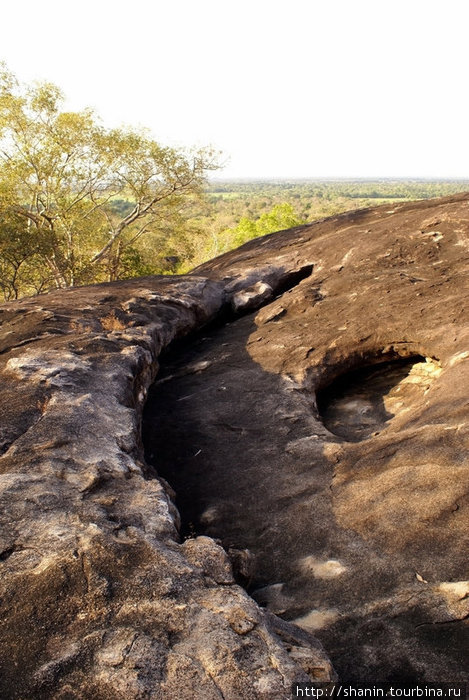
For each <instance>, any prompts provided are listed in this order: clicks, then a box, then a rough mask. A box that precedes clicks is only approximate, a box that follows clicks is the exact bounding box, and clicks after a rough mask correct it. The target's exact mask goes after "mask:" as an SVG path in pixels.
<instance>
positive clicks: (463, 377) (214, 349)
mask: <svg viewBox="0 0 469 700" xmlns="http://www.w3.org/2000/svg"><path fill="white" fill-rule="evenodd" d="M292 260H295V265H296V269H297V270H298V271H299V270H303V274H302V275H300V276H299V277H296V278H295V277H294V276H293V274H292V273H290V277H289V279H288V278H286V277H285V276H284V278H283V280H282V281H280V280H279V278H278V277H277V284H276V283H275V282H274V281H273V280H269V284H270V285H271V286H272V287H273V289H274V296H277V297H278V296H279V291H278V290H280V292H281V291H282V289H283V290H286V291H284V293H283V294H281V296H280V298H276V299H274V300H273V301H272V302H271V303H269V304H266V305H265V304H264V305H263V307H262V308H261V309H260V310H259V311H258V312H257V314H256V313H255V314H251V315H246V316H243V317H242V318H238V319H232V320H231V322H229V323H226V324H225V325H220V326H219V327H212V328H210V329H207V330H204V331H203V332H202V333H201V334H200V335H199V336H198V337H196V338H193V339H191V341H190V343H189V342H188V343H187V344H186V346H185V347H182V348H179V349H175V350H174V352H173V353H172V354H169V355H168V356H167V358H166V359H165V364H164V366H163V367H162V371H161V375H160V376H161V382H162V383H161V384H159V385H157V386H155V388H154V390H152V399H151V401H150V402H149V404H148V407H147V412H146V425H147V427H146V441H147V445H148V449H149V451H150V452H155V454H157V455H158V459H157V461H156V463H157V464H158V468H159V470H160V472H161V473H162V474H163V475H164V476H165V477H166V478H167V479H168V480H169V481H170V482H171V483H172V485H173V487H174V488H175V490H176V492H177V494H178V496H177V503H178V505H179V507H180V510H181V513H182V518H183V527H184V523H185V524H186V526H187V523H188V522H190V523H191V524H192V525H191V526H192V527H193V528H194V530H195V531H196V532H200V533H203V534H205V535H210V536H213V537H217V538H220V540H221V541H222V544H223V545H224V547H225V548H227V549H229V548H231V547H234V548H237V549H239V550H243V549H246V550H249V551H250V552H251V553H252V555H253V566H252V571H253V573H252V577H251V581H250V584H249V585H250V588H249V590H252V591H253V596H254V597H255V598H256V600H258V601H259V602H260V603H261V604H262V605H265V606H267V608H268V609H271V610H273V611H276V612H277V613H279V614H281V615H282V617H285V618H286V619H289V620H293V621H295V622H296V623H297V625H300V626H301V627H303V628H304V629H306V630H309V631H311V632H313V633H314V634H316V635H317V636H318V637H319V638H320V639H321V641H322V642H323V644H324V646H325V648H326V650H327V652H328V653H329V654H330V656H331V659H332V662H333V663H334V665H335V667H336V669H337V671H338V673H339V676H340V679H341V680H344V681H369V682H374V681H393V682H398V681H400V682H403V681H412V682H416V681H419V682H420V681H422V682H423V681H428V682H429V681H456V680H458V681H461V682H463V681H466V682H467V680H468V673H469V671H468V663H467V659H468V658H469V627H468V624H469V623H468V616H469V596H468V594H467V592H466V589H467V580H468V578H469V572H468V567H467V547H468V543H469V542H468V540H469V509H468V505H469V486H468V484H469V421H468V406H469V398H468V388H467V387H468V386H469V323H468V321H469V305H468V288H469V283H468V271H469V196H468V195H459V196H456V197H451V198H447V199H442V200H433V201H425V202H416V203H411V204H400V205H398V206H395V207H393V209H392V210H390V209H389V206H388V205H386V206H384V207H378V208H376V209H374V210H367V211H360V212H353V213H351V214H346V215H341V216H337V217H334V218H332V219H326V220H324V221H320V222H317V223H315V224H312V225H311V226H306V227H303V228H299V229H295V230H292V231H285V232H279V233H277V234H272V235H271V236H267V237H265V238H263V239H261V240H260V241H253V242H251V243H250V244H248V245H246V246H244V247H243V248H241V249H240V250H238V251H233V252H232V253H229V254H227V255H225V256H222V257H220V258H218V259H216V260H214V261H211V262H210V263H207V264H206V265H203V266H202V267H200V268H198V270H197V274H206V275H207V276H210V277H211V278H212V279H218V278H220V277H225V278H227V277H230V276H234V278H235V279H237V276H238V275H242V271H243V270H249V274H250V275H251V286H252V270H253V269H255V267H256V266H257V267H258V269H259V270H262V271H264V270H266V269H267V266H268V263H269V261H270V264H271V265H272V269H275V270H278V268H279V267H280V266H281V265H285V266H286V267H288V268H289V269H291V261H292ZM307 266H309V272H308V267H307ZM311 267H312V269H311ZM301 277H303V279H301ZM292 283H294V284H292ZM190 363H206V364H205V367H206V368H205V369H204V370H203V371H201V372H200V373H199V374H196V375H195V374H192V375H190V376H189V375H186V376H183V375H181V374H180V368H181V367H184V366H186V365H187V364H190ZM169 375H171V376H173V377H174V378H173V379H172V380H171V381H168V382H165V378H166V377H167V376H169ZM176 416H177V420H176ZM160 436H164V437H161V438H160ZM294 646H298V645H294ZM299 646H301V645H299ZM294 655H295V656H296V658H297V660H298V658H299V657H301V653H300V652H295V653H294Z"/></svg>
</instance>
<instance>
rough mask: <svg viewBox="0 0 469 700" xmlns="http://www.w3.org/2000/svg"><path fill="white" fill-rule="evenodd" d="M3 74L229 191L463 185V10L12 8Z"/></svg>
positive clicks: (468, 70)
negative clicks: (408, 181)
mask: <svg viewBox="0 0 469 700" xmlns="http://www.w3.org/2000/svg"><path fill="white" fill-rule="evenodd" d="M1 22H2V29H1V38H0V60H4V61H5V62H6V63H7V65H8V67H9V68H10V69H11V70H12V71H13V72H14V73H16V75H17V76H18V77H19V78H20V79H22V80H24V81H27V82H29V81H31V80H36V79H39V80H41V79H46V80H49V81H52V82H54V83H56V84H57V85H59V86H60V87H61V88H62V89H63V91H64V92H65V93H66V95H67V97H68V108H71V109H81V108H84V107H87V106H91V107H94V108H95V109H96V111H97V113H98V114H99V115H100V116H101V117H102V119H103V121H104V123H105V124H107V125H109V126H111V125H112V126H114V125H120V124H130V125H142V126H147V127H149V128H150V129H151V131H152V132H153V134H154V136H155V137H156V138H157V139H158V140H160V141H161V142H163V143H166V144H171V145H184V146H186V145H187V146H191V145H206V144H211V145H214V146H216V147H217V148H218V149H220V150H222V151H223V154H224V157H225V158H226V160H227V165H226V167H225V169H224V171H222V172H221V173H220V174H219V175H220V176H223V177H226V178H229V177H244V178H253V177H264V178H279V177H283V178H292V177H298V178H300V177H304V178H307V177H375V176H380V177H396V176H400V177H435V178H446V177H461V178H468V177H469V119H468V117H469V114H468V112H469V89H468V87H469V0H438V1H436V0H393V1H392V2H384V1H383V0H324V1H323V0H288V2H279V1H277V0H270V2H269V1H267V0H237V2H232V1H231V0H230V1H229V2H228V1H227V0H218V1H215V0H173V1H172V2H171V0H153V1H152V2H150V1H146V0H132V1H131V2H123V1H122V0H112V1H111V0H79V1H77V2H64V1H63V0H62V1H60V2H59V1H58V0H40V1H38V0H34V1H33V0H15V1H14V2H13V1H11V2H8V3H4V4H3V6H2V10H1Z"/></svg>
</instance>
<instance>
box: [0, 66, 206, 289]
mask: <svg viewBox="0 0 469 700" xmlns="http://www.w3.org/2000/svg"><path fill="white" fill-rule="evenodd" d="M62 104H63V95H62V93H61V91H60V90H59V89H58V88H57V87H56V86H55V85H52V84H50V83H42V84H38V85H33V86H26V87H24V86H22V85H20V84H19V82H18V81H17V80H16V78H15V76H14V75H13V74H12V73H10V72H9V71H8V70H7V69H6V67H5V66H3V68H2V69H1V71H0V229H1V230H2V236H3V239H5V241H6V242H7V239H8V236H7V232H8V230H10V231H11V236H13V235H16V236H17V237H16V239H15V240H16V244H15V245H18V246H19V248H20V249H21V246H22V244H23V243H24V253H25V255H26V254H27V259H29V257H31V255H33V252H32V251H33V250H34V256H35V257H36V262H37V263H38V265H37V269H38V270H39V269H41V270H42V275H43V277H44V284H43V286H42V287H41V290H42V289H44V288H47V287H49V286H55V287H58V288H60V287H67V286H71V285H75V284H84V283H87V282H93V281H102V280H114V279H118V278H119V277H120V276H122V275H124V276H128V274H129V265H130V266H131V260H132V259H136V258H138V257H139V255H140V257H141V254H142V253H139V252H138V246H139V244H140V242H141V241H142V240H143V239H144V238H145V237H146V238H152V237H153V240H154V241H155V242H156V241H157V240H158V241H160V242H161V240H162V239H165V238H175V237H177V232H178V230H180V231H182V230H183V229H184V226H185V217H184V213H185V210H187V207H188V206H189V205H190V204H191V202H193V201H194V200H195V199H196V198H198V197H200V196H201V194H202V191H203V186H204V184H205V182H206V174H207V173H208V171H210V170H213V169H215V168H217V167H219V166H218V163H217V154H216V153H214V152H213V151H212V150H211V149H200V150H197V151H191V152H187V151H183V150H181V149H175V148H169V147H165V146H161V145H160V144H158V143H156V142H155V141H154V140H153V139H152V138H151V136H150V135H149V134H148V133H147V132H146V131H144V130H133V129H106V128H104V127H103V126H102V125H101V124H100V122H99V121H98V119H97V118H96V116H95V115H94V113H93V112H92V111H91V110H85V111H82V112H65V111H61V107H62ZM122 202H124V205H123V204H122ZM13 232H16V233H15V234H14V233H13ZM19 232H20V233H19ZM17 234H18V235H17ZM18 236H19V237H18ZM26 243H27V244H26ZM7 247H8V246H6V247H5V248H4V250H6V248H7ZM157 252H158V251H157ZM136 253H137V255H136ZM1 254H2V253H1V252H0V255H1ZM153 257H155V256H153ZM39 262H40V264H39ZM15 264H16V263H15ZM21 265H23V266H24V263H23V262H22V263H21V264H20V267H21ZM148 267H149V266H148V264H147V267H146V269H147V268H148ZM150 267H151V266H150ZM18 293H19V292H18V291H16V292H13V296H15V295H18Z"/></svg>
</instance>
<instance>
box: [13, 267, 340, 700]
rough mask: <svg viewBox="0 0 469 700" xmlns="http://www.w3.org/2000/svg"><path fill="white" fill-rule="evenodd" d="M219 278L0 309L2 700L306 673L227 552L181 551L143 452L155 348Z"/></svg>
mask: <svg viewBox="0 0 469 700" xmlns="http://www.w3.org/2000/svg"><path fill="white" fill-rule="evenodd" d="M283 273H284V271H283V268H282V270H281V271H280V272H279V273H278V274H283ZM234 286H235V287H236V289H237V291H240V290H242V288H243V282H242V279H241V277H239V279H238V280H237V282H236V284H235V285H234ZM246 286H252V280H251V279H250V280H249V281H247V282H246ZM225 287H226V282H222V281H216V280H214V281H211V280H209V279H207V278H206V277H200V276H191V277H185V278H174V279H169V278H149V279H142V280H138V281H131V282H120V283H116V284H113V285H97V286H92V287H88V288H80V289H73V290H67V291H63V292H60V293H59V292H57V293H55V294H50V295H47V296H44V297H38V298H35V299H28V300H23V301H21V302H18V303H14V304H8V305H5V306H3V307H1V308H0V319H1V322H2V327H1V335H0V343H1V346H0V350H1V359H0V364H1V372H2V383H1V386H0V391H1V393H2V396H1V404H0V405H1V418H2V421H1V428H2V433H1V436H2V445H1V449H2V453H1V456H0V521H1V523H0V567H1V579H0V617H1V631H0V667H1V668H0V696H1V697H2V700H3V699H5V700H7V699H10V698H12V699H13V698H17V699H21V700H25V699H26V698H28V699H29V698H33V697H34V698H39V699H40V698H44V699H46V698H47V700H52V699H59V698H60V699H65V698H67V700H68V699H69V698H77V699H78V698H80V700H83V699H85V698H90V699H91V698H93V700H100V699H101V698H103V699H104V698H106V699H108V698H109V699H111V698H122V697H125V698H129V699H130V698H165V699H166V698H167V699H171V700H172V698H174V697H179V698H203V699H204V700H206V699H210V698H217V699H218V698H220V697H222V696H223V697H225V698H248V697H249V698H255V697H259V698H278V697H287V696H288V693H289V687H290V685H291V683H292V682H293V681H294V680H303V681H304V680H307V679H308V675H307V674H306V673H305V671H303V668H302V666H301V664H298V663H297V662H296V661H295V659H294V658H293V657H291V656H290V654H289V652H288V650H287V649H286V647H285V646H284V644H283V643H282V641H281V639H280V638H279V637H278V636H277V635H275V633H274V632H273V631H271V629H270V628H269V627H268V625H267V622H266V619H265V613H264V612H262V611H261V610H260V609H259V608H258V607H257V606H256V604H255V603H254V602H253V601H252V599H250V598H249V596H248V595H247V594H246V593H245V592H244V590H243V589H242V588H240V587H239V586H237V585H235V584H234V583H233V577H232V572H231V567H230V564H229V561H228V559H227V556H226V554H225V553H224V551H223V550H222V549H221V548H220V547H219V546H218V545H217V544H216V543H215V542H213V541H212V540H210V539H208V538H206V537H199V538H197V539H195V540H193V541H192V542H186V543H184V544H182V545H181V544H180V541H179V535H178V532H177V524H178V517H179V516H178V513H177V511H176V509H175V507H174V504H173V502H172V501H171V496H172V491H171V489H170V488H168V487H167V484H166V482H164V480H161V481H159V480H158V478H157V475H156V473H155V471H154V470H153V469H152V468H151V467H149V466H148V465H147V464H146V463H145V462H144V461H143V454H142V442H141V431H140V421H141V411H142V408H143V405H144V403H145V400H146V396H147V390H148V388H149V386H150V385H151V383H152V382H153V380H154V378H155V375H156V372H157V368H158V365H157V357H158V355H159V354H160V352H161V350H162V349H163V348H164V347H166V346H167V345H168V343H170V342H171V340H173V339H175V338H178V337H180V336H183V335H185V334H187V333H188V332H190V331H192V330H193V329H195V328H197V327H199V326H200V325H201V324H203V323H206V322H207V321H209V320H210V319H212V318H213V317H214V316H215V315H216V314H217V313H218V312H219V311H220V310H221V309H222V308H223V307H224V305H225V303H226V298H227V292H226V291H225ZM202 369H203V366H202V367H193V368H192V369H191V370H189V371H190V372H193V373H195V374H197V373H198V372H200V371H201V370H202ZM311 644H312V649H313V650H314V654H315V657H316V659H317V663H318V664H319V665H321V664H324V665H325V666H327V667H328V661H327V658H326V657H325V655H324V653H323V652H322V651H317V650H316V648H315V646H314V645H315V642H314V639H313V638H311Z"/></svg>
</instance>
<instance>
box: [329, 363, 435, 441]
mask: <svg viewBox="0 0 469 700" xmlns="http://www.w3.org/2000/svg"><path fill="white" fill-rule="evenodd" d="M439 371H440V369H439V364H438V363H437V362H436V361H434V360H431V359H425V358H424V357H422V356H421V355H413V356H411V357H403V358H397V359H393V360H391V361H389V362H380V363H378V364H372V365H371V366H370V365H369V364H368V365H365V366H362V367H358V368H355V369H353V370H351V371H349V372H346V373H344V374H342V375H340V376H339V377H337V378H336V379H335V380H334V381H333V382H332V383H331V384H329V385H328V386H326V387H324V388H322V389H321V390H320V391H319V392H318V393H317V397H316V398H317V407H318V411H319V414H320V416H321V419H322V422H323V423H324V425H325V426H326V428H327V429H328V430H329V431H330V432H331V433H334V434H335V435H338V436H339V437H342V438H345V440H347V441H349V442H359V441H360V440H365V439H367V438H369V437H371V436H372V435H374V434H377V433H379V432H380V431H381V430H382V429H383V428H384V427H385V426H386V424H387V423H388V422H389V421H390V420H391V419H392V418H394V417H395V416H396V415H398V414H399V413H401V412H403V411H409V410H411V409H412V406H413V405H414V404H415V403H417V402H418V401H419V400H420V399H421V397H422V395H424V394H425V392H426V391H428V389H429V387H430V384H431V381H432V379H433V377H434V376H435V375H437V374H438V373H439Z"/></svg>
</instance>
